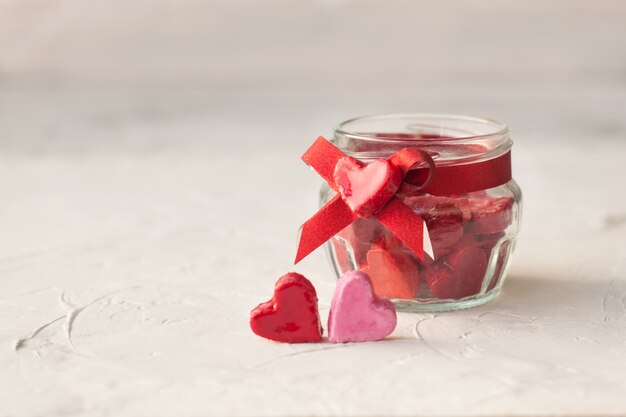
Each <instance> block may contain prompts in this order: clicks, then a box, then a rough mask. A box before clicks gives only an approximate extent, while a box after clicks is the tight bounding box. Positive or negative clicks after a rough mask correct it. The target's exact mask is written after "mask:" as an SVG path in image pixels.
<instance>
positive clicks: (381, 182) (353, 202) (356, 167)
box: [334, 156, 402, 217]
mask: <svg viewBox="0 0 626 417" xmlns="http://www.w3.org/2000/svg"><path fill="white" fill-rule="evenodd" d="M334 177H335V184H336V185H337V188H338V189H339V193H340V194H341V197H342V198H343V200H344V201H345V202H346V204H347V205H348V206H349V207H350V209H351V210H352V211H353V212H354V213H356V214H357V215H358V216H359V217H369V216H371V215H372V214H374V213H376V212H377V211H378V210H380V209H381V208H383V207H384V206H385V204H387V202H388V201H389V199H391V197H393V196H394V195H395V193H396V191H398V188H399V187H400V184H401V183H402V173H401V172H400V170H399V169H397V168H396V167H394V166H393V165H391V163H390V162H389V161H388V160H386V159H376V160H375V161H372V162H370V163H369V164H365V163H363V162H361V161H359V160H358V159H354V158H351V157H349V156H346V157H344V158H341V159H340V160H339V161H338V162H337V165H336V166H335V173H334Z"/></svg>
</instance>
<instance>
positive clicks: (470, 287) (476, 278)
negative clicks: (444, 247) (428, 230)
mask: <svg viewBox="0 0 626 417" xmlns="http://www.w3.org/2000/svg"><path fill="white" fill-rule="evenodd" d="M488 261H489V258H488V257H487V255H486V253H485V251H484V250H483V249H482V248H481V247H480V246H479V244H478V243H477V242H476V241H475V240H474V239H473V238H471V237H469V236H468V238H467V239H463V240H462V241H461V242H459V244H458V245H457V246H456V247H455V249H454V251H453V252H452V253H450V254H449V255H447V256H445V257H443V258H441V259H439V260H437V262H435V263H434V264H432V265H430V266H429V267H427V268H426V269H425V270H424V272H423V277H424V279H425V280H426V283H427V284H428V288H430V292H431V293H432V294H433V295H434V296H435V297H437V298H443V299H447V298H449V299H460V298H464V297H468V296H471V295H476V294H478V293H479V292H480V289H481V287H482V283H483V279H484V278H485V273H486V272H487V263H488Z"/></svg>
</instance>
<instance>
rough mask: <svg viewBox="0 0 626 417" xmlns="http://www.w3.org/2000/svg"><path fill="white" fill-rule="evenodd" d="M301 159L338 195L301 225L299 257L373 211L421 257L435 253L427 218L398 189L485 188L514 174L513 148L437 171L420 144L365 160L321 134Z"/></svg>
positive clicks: (433, 191)
mask: <svg viewBox="0 0 626 417" xmlns="http://www.w3.org/2000/svg"><path fill="white" fill-rule="evenodd" d="M302 160H303V161H304V162H305V163H307V164H308V165H310V166H311V167H312V168H313V169H314V170H315V171H316V172H317V173H318V174H319V175H320V176H321V177H322V178H324V179H325V180H326V181H327V182H328V185H329V186H330V188H332V189H333V190H334V191H336V192H337V195H336V196H335V197H333V198H332V199H331V200H330V201H329V202H328V203H327V204H326V205H325V206H324V207H322V208H321V209H320V210H319V211H318V212H317V213H316V214H315V215H314V216H313V217H311V218H310V219H309V220H307V221H306V222H305V223H304V224H303V225H302V227H301V231H300V242H299V244H298V252H297V254H296V260H295V263H298V262H300V261H301V260H302V259H303V258H305V257H306V256H307V255H308V254H310V253H311V252H313V251H314V250H315V249H317V248H318V247H319V246H321V245H322V244H323V243H324V242H326V241H327V240H328V239H330V238H331V237H333V236H334V235H335V234H337V233H339V232H340V231H341V230H342V229H343V228H345V227H346V226H348V225H350V224H351V223H352V222H354V221H355V220H356V219H357V218H358V217H371V216H373V217H375V218H376V219H377V220H378V221H379V222H380V223H382V224H383V225H384V226H385V227H386V228H387V229H388V230H389V231H390V232H392V233H393V234H394V235H396V236H397V237H398V238H399V239H400V240H401V241H402V242H404V244H405V245H406V246H407V247H408V248H410V249H411V250H412V251H413V252H414V253H415V255H416V256H417V258H418V259H420V260H422V261H423V260H424V252H426V253H427V254H428V255H429V256H430V257H431V258H434V255H433V250H432V245H431V242H430V238H429V236H428V229H427V228H426V224H425V222H424V220H423V219H422V218H421V217H420V216H419V215H418V214H416V213H415V212H414V211H413V210H412V209H411V208H409V207H408V206H406V205H405V204H404V203H403V202H402V200H400V199H399V198H398V197H396V195H395V194H396V192H397V191H398V189H400V187H401V186H407V187H413V190H414V191H415V190H419V191H421V192H423V193H429V194H434V195H453V194H464V193H469V192H473V191H479V190H486V189H489V188H492V187H497V186H499V185H502V184H506V183H507V182H509V181H510V180H511V153H510V152H505V153H504V154H502V155H500V156H498V157H496V158H492V159H489V160H486V161H480V162H473V163H469V164H462V165H449V166H441V167H437V168H436V176H435V163H434V162H433V160H432V158H431V157H430V156H429V155H428V154H427V153H426V152H424V151H423V150H421V149H419V148H417V147H407V148H404V149H402V150H400V151H398V152H396V153H395V154H393V155H392V156H390V157H389V158H387V159H377V160H375V161H373V162H371V163H370V164H364V163H363V162H361V161H359V160H357V159H354V158H351V157H349V156H347V155H345V154H344V153H343V152H341V151H340V150H339V149H338V148H337V147H335V146H334V145H333V144H332V143H330V142H329V141H327V140H326V139H324V138H323V137H322V136H320V137H319V138H317V140H316V141H315V142H314V143H313V145H312V146H311V147H310V148H309V149H308V150H307V151H306V152H305V153H304V155H302ZM422 165H426V167H423V166H422ZM409 171H410V172H409ZM415 187H417V188H415Z"/></svg>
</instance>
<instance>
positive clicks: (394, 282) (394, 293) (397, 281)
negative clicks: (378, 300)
mask: <svg viewBox="0 0 626 417" xmlns="http://www.w3.org/2000/svg"><path fill="white" fill-rule="evenodd" d="M362 271H363V272H365V273H366V274H368V276H369V277H370V278H371V280H372V284H373V286H374V292H375V293H376V295H378V296H381V297H390V298H413V297H415V294H416V293H417V291H418V290H419V287H420V282H419V271H418V269H417V265H415V264H414V263H413V261H411V259H410V257H408V256H406V255H404V254H402V253H393V251H389V250H387V249H385V248H383V247H382V246H380V245H373V246H372V248H371V249H370V250H369V251H368V252H367V265H365V266H364V267H363V269H362Z"/></svg>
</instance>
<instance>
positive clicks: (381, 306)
mask: <svg viewBox="0 0 626 417" xmlns="http://www.w3.org/2000/svg"><path fill="white" fill-rule="evenodd" d="M396 323H397V317H396V309H395V307H394V306H393V303H392V302H391V301H389V300H387V299H386V298H381V297H378V296H376V295H375V294H374V290H373V287H372V281H371V280H370V277H369V276H368V275H367V274H365V273H363V272H360V271H348V272H346V273H345V274H343V275H342V277H341V278H340V279H339V281H337V286H336V288H335V293H334V295H333V300H332V303H331V305H330V315H329V316H328V340H329V341H330V342H333V343H345V342H368V341H373V340H380V339H383V338H384V337H386V336H388V335H390V334H391V332H393V330H394V329H395V327H396Z"/></svg>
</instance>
